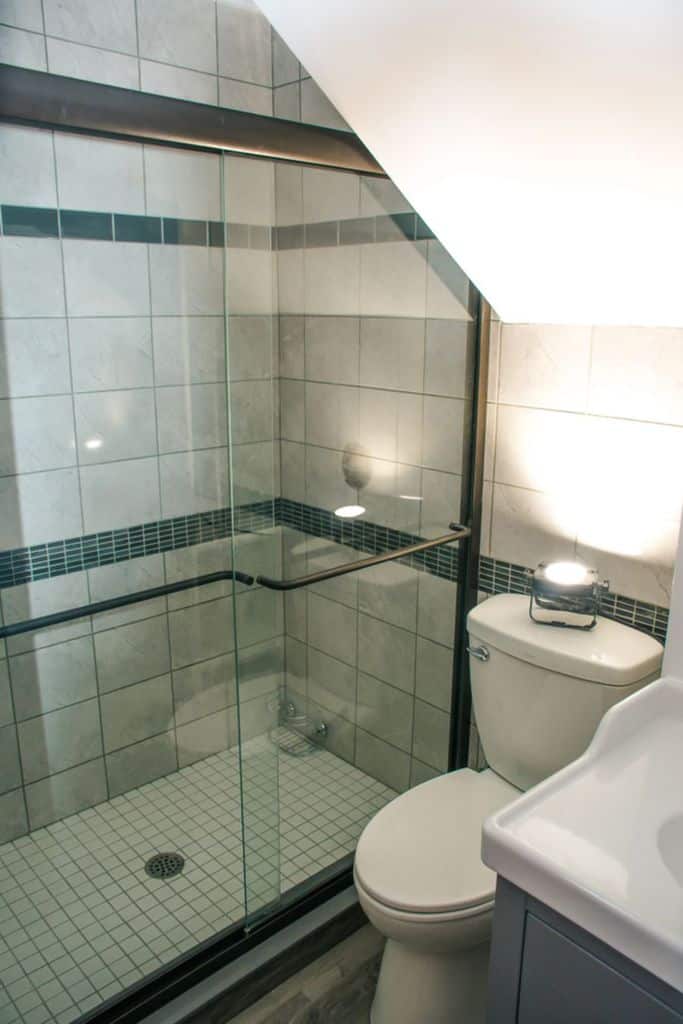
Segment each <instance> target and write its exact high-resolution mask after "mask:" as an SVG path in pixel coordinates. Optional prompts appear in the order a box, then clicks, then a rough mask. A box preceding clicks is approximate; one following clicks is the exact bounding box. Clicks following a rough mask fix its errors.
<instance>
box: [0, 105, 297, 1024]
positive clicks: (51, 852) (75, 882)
mask: <svg viewBox="0 0 683 1024" xmlns="http://www.w3.org/2000/svg"><path fill="white" fill-rule="evenodd" d="M0 133H1V134H2V140H1V141H2V152H3V154H4V156H3V160H4V161H5V158H7V159H6V162H4V163H3V174H2V189H3V191H2V194H1V195H0V205H1V207H2V211H1V212H2V234H1V235H0V314H1V318H0V388H1V391H0V436H1V440H0V602H1V609H2V620H1V622H0V629H1V630H2V640H1V641H0V904H1V907H0V935H1V936H2V939H3V940H4V942H5V943H6V946H3V949H4V951H5V952H4V953H3V955H2V958H0V985H1V986H3V987H2V988H0V1000H3V1001H0V1017H2V1016H3V1014H5V1011H6V1016H7V1018H8V1019H11V1020H13V1021H14V1020H15V1019H16V1020H19V1021H21V1020H23V1019H26V1020H41V1021H43V1020H44V1021H48V1020H52V1019H59V1020H60V1021H68V1020H72V1019H76V1018H77V1017H78V1016H79V1015H80V1014H82V1013H85V1012H86V1011H89V1010H92V1009H93V1008H95V1007H97V1006H98V1005H99V1004H100V1003H102V1002H103V1001H105V1000H107V999H109V998H112V997H116V996H117V995H118V994H120V993H121V992H123V991H124V990H125V989H126V988H127V987H128V986H129V985H131V984H132V983H134V982H137V981H140V980H142V979H144V978H146V977H147V976H148V975H149V974H150V973H152V972H154V971H156V970H157V969H158V968H160V967H162V966H165V965H168V964H170V963H171V962H172V961H174V960H176V959H177V958H178V957H179V956H183V955H186V954H188V953H190V952H191V951H193V950H194V948H195V947H196V946H197V945H198V944H200V943H202V942H204V941H205V940H207V939H211V938H213V937H214V936H216V935H217V934H218V933H220V932H222V931H224V930H225V929H226V928H229V927H231V926H238V925H241V924H242V923H243V921H244V919H245V916H246V915H247V913H251V912H252V908H253V906H257V907H259V906H262V905H263V904H264V903H266V902H268V901H269V900H271V899H272V898H273V893H274V892H275V887H276V884H277V880H276V876H277V863H276V860H274V857H275V854H276V849H277V847H275V850H274V851H273V849H271V846H272V843H271V837H272V836H273V835H277V828H274V827H273V821H274V818H273V815H274V813H275V808H276V801H277V778H276V775H275V773H274V769H275V768H276V765H275V766H274V765H273V764H272V758H270V759H269V758H268V757H266V758H265V759H264V758H263V757H254V758H251V756H249V757H247V758H246V759H245V761H244V768H245V770H244V778H242V775H241V772H240V767H241V765H240V752H239V742H240V736H241V735H243V736H246V737H249V736H251V735H252V734H253V733H254V731H255V726H254V723H253V718H254V711H253V706H252V703H251V702H250V700H248V699H246V697H245V694H246V695H248V696H254V691H255V690H258V693H259V695H263V697H264V699H265V700H266V706H269V704H270V700H269V697H268V693H267V686H268V685H269V684H267V683H265V682H264V679H265V678H266V677H269V675H272V674H273V673H276V672H277V671H278V666H279V661H278V656H277V650H275V651H270V649H269V648H268V647H267V645H264V643H263V641H264V640H267V639H268V638H270V637H271V636H277V633H278V631H277V628H275V627H276V623H275V624H274V625H273V627H272V628H271V626H270V625H268V626H265V625H262V624H263V623H266V622H267V621H269V620H268V616H269V615H270V617H271V619H272V617H273V615H274V614H275V613H274V611H273V610H269V607H268V606H267V602H266V603H264V602H263V601H262V599H261V598H260V597H259V596H258V595H255V596H254V597H252V596H251V592H250V588H249V586H248V582H244V581H242V582H239V581H235V580H233V578H232V573H233V567H236V566H237V563H239V565H240V567H243V568H244V570H245V574H246V573H252V572H253V571H254V568H255V565H256V563H255V562H254V564H253V565H252V551H251V550H250V541H251V539H252V536H253V534H251V533H245V534H244V535H240V537H239V538H234V536H233V534H234V529H235V525H236V524H237V525H238V526H239V527H240V528H241V527H244V529H245V530H255V529H256V524H257V523H261V521H262V518H263V515H264V508H267V506H266V505H264V503H263V502H262V501H260V500H259V499H258V498H257V490H258V488H259V486H260V484H259V478H258V472H260V469H259V470H258V471H257V469H258V467H261V466H262V465H264V462H263V455H262V452H261V448H260V446H261V445H262V441H261V432H260V428H259V433H258V438H257V439H256V441H255V444H254V445H253V446H252V445H250V444H249V443H248V442H249V440H250V435H249V431H250V430H251V425H252V424H253V422H254V421H253V417H254V416H256V417H257V419H258V417H259V416H260V410H261V406H262V404H263V394H262V392H264V391H265V392H267V390H268V385H267V384H266V385H264V386H263V387H261V384H262V381H261V379H259V381H258V383H257V386H259V387H261V390H260V391H259V394H258V395H257V396H252V395H251V393H247V392H248V389H246V391H245V388H244V387H243V381H245V380H251V378H252V377H254V372H253V366H254V363H253V360H252V361H251V362H250V360H251V358H252V355H253V354H254V353H255V352H256V345H255V343H254V341H253V338H254V335H253V328H254V325H255V321H253V320H252V319H250V318H249V317H245V318H244V320H243V321H241V322H240V323H237V322H236V321H233V323H232V326H233V328H234V332H233V333H234V338H233V340H234V356H233V367H232V368H233V371H234V378H235V379H234V383H233V384H230V385H229V384H228V379H229V378H228V356H229V354H228V353H227V351H226V337H227V334H228V333H229V332H228V330H227V326H226V321H227V320H228V319H229V318H227V317H226V267H225V261H226V256H227V255H229V250H228V249H226V245H225V220H226V216H225V213H224V203H225V197H224V195H223V188H222V185H223V183H222V166H221V157H220V156H219V155H212V154H207V153H204V152H196V151H192V150H188V149H173V148H172V147H161V146H155V145H141V144H139V143H133V142H123V141H118V140H116V141H114V140H106V139H101V138H97V139H95V138H90V137H82V136H79V135H75V134H67V133H59V132H54V133H53V132H51V131H47V130H40V129H34V128H27V127H18V126H8V125H2V126H0ZM254 240H256V236H254ZM259 254H260V250H259ZM248 285H249V274H248V275H247V277H246V279H245V287H248ZM228 292H229V293H230V295H229V297H233V296H234V295H236V294H241V293H242V286H241V285H240V286H239V287H237V283H236V282H235V281H234V280H232V281H230V287H229V288H228ZM240 329H242V330H243V332H244V333H243V338H244V345H243V346H242V348H240V345H239V343H238V342H239V331H240ZM240 352H241V353H242V354H243V356H244V358H245V359H246V369H244V372H243V373H241V372H240ZM231 388H234V394H232V395H230V394H229V392H230V389H231ZM230 398H232V400H233V403H234V405H235V406H236V408H237V412H236V413H235V415H233V417H232V433H233V440H234V441H235V445H234V453H235V454H234V456H233V460H232V461H233V470H234V472H233V477H232V479H231V475H230V472H229V469H230V454H229V437H228V430H229V427H228V420H229V410H228V405H229V399H230ZM240 430H243V431H244V430H246V432H247V435H248V436H246V437H245V436H242V435H241V434H240ZM242 441H244V442H246V443H245V444H244V446H243V449H244V453H243V454H242V451H241V449H242V445H241V442H242ZM250 474H251V475H250ZM237 478H239V481H240V482H239V484H236V482H235V480H236V479H237ZM233 506H239V510H238V511H237V512H236V513H235V511H234V508H233ZM270 508H271V512H272V503H271V506H270ZM242 509H244V510H245V511H244V515H242V511H241V510H242ZM233 541H234V551H233ZM257 548H258V545H257ZM258 550H260V549H258ZM258 550H255V551H254V552H253V555H254V557H255V558H258V557H259V554H258ZM266 564H267V563H266V562H264V561H263V560H262V561H261V565H262V567H264V568H265V566H266ZM236 628H239V629H240V631H241V635H242V638H243V642H244V650H241V649H240V651H239V652H238V653H237V654H236V643H235V630H236ZM236 661H237V664H236ZM252 677H254V678H255V679H256V682H255V683H254V684H253V686H252ZM257 717H258V716H257ZM269 750H270V748H268V752H269ZM243 806H244V807H247V806H248V807H252V806H253V807H254V808H256V812H257V814H258V818H256V817H254V818H252V817H249V815H248V814H245V816H244V820H245V821H248V822H249V830H247V831H243ZM252 822H253V825H252ZM263 835H265V836H266V838H267V843H268V844H270V845H268V846H267V849H266V848H264V845H263V843H262V842H261V836H263ZM245 849H246V851H247V860H248V863H249V868H248V870H247V873H246V889H247V893H248V896H247V898H245V867H244V858H245ZM3 1019H4V1018H3Z"/></svg>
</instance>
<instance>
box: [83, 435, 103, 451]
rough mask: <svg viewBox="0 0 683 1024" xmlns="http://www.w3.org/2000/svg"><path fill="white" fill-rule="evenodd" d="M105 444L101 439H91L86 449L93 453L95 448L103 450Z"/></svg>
mask: <svg viewBox="0 0 683 1024" xmlns="http://www.w3.org/2000/svg"><path fill="white" fill-rule="evenodd" d="M102 444H103V441H102V438H101V437H91V438H89V439H88V440H87V441H86V442H85V447H86V448H89V449H90V450H91V451H93V450H94V449H95V448H101V447H102Z"/></svg>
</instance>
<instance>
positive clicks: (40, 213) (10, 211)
mask: <svg viewBox="0 0 683 1024" xmlns="http://www.w3.org/2000/svg"><path fill="white" fill-rule="evenodd" d="M2 225H3V231H4V233H5V234H6V235H23V236H25V237H27V238H59V225H58V223H57V211H56V210H51V209H43V208H42V207H38V206H3V207H2Z"/></svg>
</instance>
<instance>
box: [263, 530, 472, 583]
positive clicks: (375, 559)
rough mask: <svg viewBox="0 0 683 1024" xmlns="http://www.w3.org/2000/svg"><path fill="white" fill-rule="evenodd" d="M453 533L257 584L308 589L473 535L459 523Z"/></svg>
mask: <svg viewBox="0 0 683 1024" xmlns="http://www.w3.org/2000/svg"><path fill="white" fill-rule="evenodd" d="M448 525H449V529H451V530H452V531H453V532H452V533H447V534H445V536H443V537H435V538H434V539H433V540H423V541H420V542H419V543H417V544H408V545H407V546H406V547H403V548H394V550H393V551H386V552H384V554H381V555H372V556H371V557H370V558H361V559H360V560H359V561H358V562H347V563H345V564H343V565H337V566H335V567H334V568H333V569H322V570H321V571H320V572H312V573H309V574H308V575H307V576H297V577H295V578H294V579H291V580H274V579H272V578H271V577H270V576H257V577H256V582H257V583H258V584H260V585H261V586H262V587H267V588H268V590H299V588H300V587H307V586H309V585H310V584H312V583H322V581H323V580H333V579H335V578H336V577H337V576H346V575H347V574H348V573H350V572H359V571H360V570H361V569H370V568H371V567H372V566H373V565H380V564H381V563H382V562H392V561H394V560H395V559H397V558H406V557H407V556H408V555H414V554H417V552H419V551H427V550H428V549H429V548H437V547H440V546H441V545H442V544H450V543H452V542H453V541H456V540H462V539H463V537H469V536H470V535H471V533H472V531H471V530H470V528H469V527H468V526H461V525H460V524H459V523H449V524H448Z"/></svg>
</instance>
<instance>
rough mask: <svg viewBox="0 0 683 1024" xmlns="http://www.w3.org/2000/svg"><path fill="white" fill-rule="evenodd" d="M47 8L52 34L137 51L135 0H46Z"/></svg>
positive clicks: (47, 21) (47, 22) (97, 44)
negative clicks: (100, 1)
mask: <svg viewBox="0 0 683 1024" xmlns="http://www.w3.org/2000/svg"><path fill="white" fill-rule="evenodd" d="M43 9H44V13H45V31H46V32H47V34H48V35H51V36H59V37H60V38H61V39H70V40H72V41H73V42H77V43H88V44H89V45H90V46H103V47H106V48H107V49H108V50H120V51H121V52H123V53H136V50H137V46H136V40H135V0H109V2H108V3H106V4H105V3H96V4H93V3H92V2H91V0H43Z"/></svg>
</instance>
